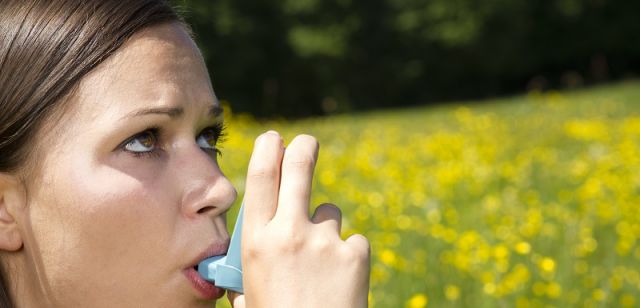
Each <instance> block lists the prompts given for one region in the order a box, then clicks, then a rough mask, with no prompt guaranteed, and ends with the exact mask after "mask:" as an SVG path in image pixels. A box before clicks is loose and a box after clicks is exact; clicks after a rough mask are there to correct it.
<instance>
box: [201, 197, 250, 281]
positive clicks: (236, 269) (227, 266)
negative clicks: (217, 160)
mask: <svg viewBox="0 0 640 308" xmlns="http://www.w3.org/2000/svg"><path fill="white" fill-rule="evenodd" d="M243 208H244V202H243V203H242V205H241V206H240V212H238V218H237V219H236V225H235V227H234V228H233V233H232V234H231V244H230V245H229V250H228V251H227V255H222V256H213V257H211V258H207V259H205V260H203V261H202V262H200V263H199V264H198V273H199V274H200V276H202V278H204V280H207V281H210V282H213V283H214V284H215V285H216V287H219V288H223V289H227V290H231V291H234V292H238V293H244V292H243V289H242V262H241V259H240V242H241V241H242V213H243Z"/></svg>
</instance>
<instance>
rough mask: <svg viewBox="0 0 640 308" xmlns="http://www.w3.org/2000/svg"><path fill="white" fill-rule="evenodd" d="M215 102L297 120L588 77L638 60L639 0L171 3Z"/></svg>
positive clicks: (609, 74)
mask: <svg viewBox="0 0 640 308" xmlns="http://www.w3.org/2000/svg"><path fill="white" fill-rule="evenodd" d="M174 2H175V3H176V4H178V5H179V6H181V7H182V8H183V11H184V12H185V13H186V14H185V15H186V16H187V19H188V21H189V22H190V23H191V25H192V26H193V28H194V30H195V33H196V36H197V39H198V43H199V45H200V47H201V49H202V51H203V53H204V56H205V58H206V60H207V64H208V66H209V70H210V72H211V74H212V77H213V83H214V86H215V88H216V90H217V92H218V95H219V96H220V98H221V99H225V100H228V101H230V102H232V104H233V107H234V109H235V110H237V111H240V112H250V113H252V114H254V115H258V116H287V117H300V116H310V115H322V114H330V113H334V112H341V111H342V112H344V111H355V110H366V109H370V108H381V107H400V106H409V105H423V104H429V103H434V102H438V103H440V102H443V101H451V100H459V99H477V98H486V97H493V96H496V95H505V94H513V93H522V92H524V91H526V90H546V89H555V88H572V87H579V86H583V85H592V84H595V83H599V82H602V81H609V80H617V79H620V78H627V77H632V76H634V74H635V73H636V72H638V70H639V69H640V40H638V34H639V33H640V23H638V22H637V17H638V14H639V13H638V12H640V2H638V1H623V0H617V1H616V0H549V1H514V0H485V1H470V0H369V1H352V0H323V1H320V0H280V1H272V0H247V1H232V0H215V1H210V0H182V1H180V0H177V1H174Z"/></svg>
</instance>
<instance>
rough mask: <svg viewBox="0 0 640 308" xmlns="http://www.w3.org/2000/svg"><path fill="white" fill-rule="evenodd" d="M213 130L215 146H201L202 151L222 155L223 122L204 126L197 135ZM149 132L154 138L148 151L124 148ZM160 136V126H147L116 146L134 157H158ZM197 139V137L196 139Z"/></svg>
mask: <svg viewBox="0 0 640 308" xmlns="http://www.w3.org/2000/svg"><path fill="white" fill-rule="evenodd" d="M209 129H211V130H213V133H214V135H215V140H216V142H215V145H216V146H215V148H213V149H205V148H202V150H203V151H207V152H214V153H215V154H216V156H222V152H221V151H220V149H219V148H220V144H222V143H223V142H224V141H225V140H226V136H227V134H226V132H225V131H226V126H225V125H224V124H223V123H218V124H215V125H213V126H209V127H206V128H204V129H203V130H201V131H200V133H198V137H199V136H200V135H201V134H202V133H204V132H205V131H207V130H209ZM148 133H150V134H151V135H152V136H153V139H154V147H153V149H152V150H150V151H144V152H135V151H130V150H127V149H126V146H127V145H128V144H129V143H131V142H132V141H134V140H136V139H137V138H140V137H142V136H143V135H144V134H148ZM161 136H162V129H161V128H160V127H149V128H147V129H145V130H144V131H142V132H139V133H137V134H135V135H133V136H131V137H130V138H128V139H127V140H125V141H124V142H123V143H122V144H121V145H120V146H118V148H120V149H122V150H123V151H125V152H128V153H130V154H131V155H133V156H134V157H136V158H158V157H160V155H161V154H162V152H163V151H164V150H163V149H162V148H161V147H159V146H158V143H159V142H158V140H159V139H160V137H161ZM196 140H197V139H196Z"/></svg>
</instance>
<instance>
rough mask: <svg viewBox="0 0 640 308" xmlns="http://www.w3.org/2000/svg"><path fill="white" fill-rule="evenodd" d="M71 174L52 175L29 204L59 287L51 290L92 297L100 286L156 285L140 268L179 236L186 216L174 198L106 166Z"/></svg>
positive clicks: (79, 166) (42, 252)
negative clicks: (144, 282) (146, 281)
mask: <svg viewBox="0 0 640 308" xmlns="http://www.w3.org/2000/svg"><path fill="white" fill-rule="evenodd" d="M67 170H68V171H66V172H64V171H62V170H60V171H58V172H56V173H55V174H50V176H48V177H47V178H49V179H51V180H50V181H47V182H49V183H46V184H47V186H46V187H43V188H42V189H41V191H42V192H43V194H42V196H43V198H40V199H39V200H37V201H38V204H33V205H30V206H32V207H33V209H34V210H33V213H32V214H33V215H32V218H33V234H34V240H35V242H36V243H37V245H38V247H37V248H38V249H39V250H40V253H39V255H41V256H42V260H41V263H42V266H43V267H44V269H45V271H44V272H45V275H47V280H49V281H50V283H51V284H54V285H56V284H61V285H57V286H52V289H53V290H56V289H58V290H64V289H72V290H69V291H71V292H73V293H75V294H77V293H78V290H79V289H84V288H87V290H85V291H83V292H89V293H91V292H95V291H92V290H99V289H103V288H100V287H97V286H96V284H98V285H100V284H112V285H120V286H122V287H123V288H125V287H131V286H130V285H128V284H127V282H128V281H129V282H130V281H137V282H138V283H142V281H141V280H144V279H145V278H149V280H152V279H151V277H144V274H141V273H140V272H139V270H140V269H141V268H144V267H145V265H146V264H147V263H148V262H149V260H152V259H154V258H155V259H157V258H162V256H163V255H166V254H167V253H168V252H167V250H168V249H167V247H165V246H164V245H166V243H169V242H171V239H172V237H174V236H175V233H176V231H177V230H176V226H177V225H178V218H179V217H180V215H179V208H178V207H177V205H176V204H177V203H176V202H175V198H172V197H171V192H170V191H167V189H161V187H160V185H157V184H156V183H155V182H153V181H151V180H149V179H144V180H143V179H140V178H136V177H133V176H131V175H130V174H127V173H124V172H122V171H120V170H118V169H113V168H110V167H106V166H99V167H96V166H91V165H90V164H85V165H82V164H80V163H76V164H73V165H72V167H71V168H70V169H67ZM158 181H159V180H158ZM92 279H95V280H96V281H92ZM88 281H92V282H91V283H87V282H88ZM111 289H114V288H113V287H112V288H111ZM56 292H57V291H56ZM61 292H63V293H61V294H65V291H61ZM67 292H68V291H67ZM85 294H87V293H85Z"/></svg>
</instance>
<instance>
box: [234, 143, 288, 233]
mask: <svg viewBox="0 0 640 308" xmlns="http://www.w3.org/2000/svg"><path fill="white" fill-rule="evenodd" d="M283 153H284V146H283V141H282V137H280V135H279V134H278V133H276V132H275V131H268V132H266V133H264V134H262V135H260V136H259V137H258V138H257V139H256V141H255V145H254V147H253V153H252V154H251V160H250V161H249V169H248V171H247V183H246V189H245V194H244V204H245V206H244V214H243V215H244V219H245V221H246V223H245V224H244V225H243V228H245V230H247V229H251V228H254V227H257V226H264V225H266V224H267V223H268V222H269V221H270V220H271V219H272V218H273V216H274V214H275V212H276V207H277V204H278V190H279V189H280V165H281V163H282V156H283ZM243 233H244V232H243ZM245 234H246V233H245Z"/></svg>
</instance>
